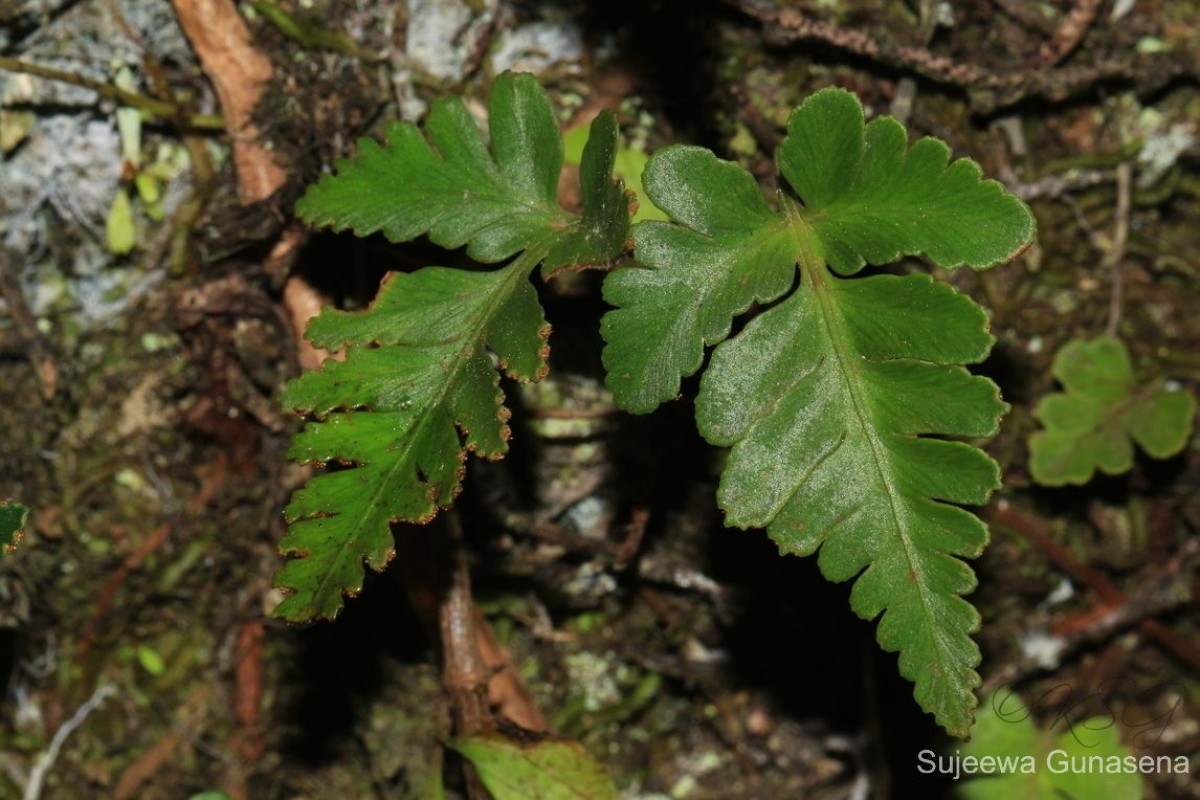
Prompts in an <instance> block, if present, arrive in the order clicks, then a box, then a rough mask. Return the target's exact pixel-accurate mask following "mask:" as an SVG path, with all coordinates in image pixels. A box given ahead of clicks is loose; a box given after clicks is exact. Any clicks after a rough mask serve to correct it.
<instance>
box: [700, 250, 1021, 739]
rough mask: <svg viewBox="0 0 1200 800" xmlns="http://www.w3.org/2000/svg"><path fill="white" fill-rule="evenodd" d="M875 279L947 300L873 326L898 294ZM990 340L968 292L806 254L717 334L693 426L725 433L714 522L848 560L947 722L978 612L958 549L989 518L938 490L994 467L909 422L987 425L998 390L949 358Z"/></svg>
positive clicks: (969, 675) (860, 599)
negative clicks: (926, 320)
mask: <svg viewBox="0 0 1200 800" xmlns="http://www.w3.org/2000/svg"><path fill="white" fill-rule="evenodd" d="M822 273H824V274H822ZM888 294H901V295H905V296H908V297H910V298H912V299H914V300H915V301H920V302H923V303H926V304H929V305H934V306H936V305H938V304H943V305H945V308H946V310H945V312H944V313H943V314H942V316H941V317H940V318H939V319H941V322H942V326H943V327H942V331H941V336H940V337H937V338H932V337H925V336H921V335H919V334H913V335H911V336H907V335H905V336H900V337H897V336H895V335H892V336H878V335H875V334H874V333H873V331H876V330H879V329H886V330H888V331H904V330H905V329H904V326H903V324H902V323H903V321H904V319H905V318H906V316H905V311H904V308H903V307H902V306H896V307H893V308H890V309H888V308H886V307H884V306H882V305H880V304H879V302H878V298H880V297H882V296H886V295H888ZM906 333H907V332H906ZM989 341H990V337H989V336H988V334H987V333H986V329H985V327H984V318H983V315H982V312H981V311H980V310H979V309H978V307H976V306H975V305H974V303H972V302H971V301H970V300H969V299H968V298H966V297H963V296H961V295H958V294H955V293H954V292H953V291H952V290H950V289H949V287H946V286H944V285H941V284H936V283H934V282H933V281H931V280H930V279H929V278H928V277H926V276H908V277H905V278H896V277H892V276H876V277H873V278H866V279H859V280H854V281H846V280H841V279H838V278H835V277H834V276H832V275H830V274H829V273H828V272H826V271H825V270H824V268H823V267H822V268H817V269H807V268H806V269H805V270H804V283H803V284H802V285H801V287H800V289H799V290H798V291H797V293H796V294H794V295H792V296H791V297H789V298H788V299H787V300H785V301H784V302H782V303H780V304H779V305H777V306H775V307H774V308H772V309H770V310H769V311H766V312H764V313H763V314H760V315H759V316H758V317H756V318H755V319H754V320H753V321H751V322H750V323H749V324H748V325H747V326H746V328H745V329H744V330H743V331H742V332H741V333H740V334H739V335H738V336H736V337H734V338H733V339H731V340H729V341H727V342H725V343H724V344H722V345H720V346H719V347H717V349H716V350H715V352H714V353H713V357H712V361H711V363H710V365H709V368H708V370H707V371H706V373H705V375H704V378H703V379H702V382H701V389H700V395H699V397H698V398H697V401H696V410H697V422H698V424H699V426H700V430H701V433H702V434H703V435H704V436H705V438H707V439H708V440H709V441H711V442H713V443H715V444H722V445H731V446H732V450H731V451H730V454H729V458H728V462H727V465H726V469H725V473H724V475H723V476H722V479H721V486H720V489H719V491H718V500H719V502H720V504H721V506H722V508H724V509H726V511H727V516H726V523H727V524H729V525H736V526H739V527H751V526H755V527H766V528H767V531H768V534H769V535H770V536H771V538H772V539H773V540H774V541H775V542H776V543H777V544H778V545H779V547H780V550H781V551H782V552H785V553H794V554H797V555H810V554H812V553H813V552H816V551H818V549H819V551H820V554H819V558H818V564H819V566H820V568H821V570H822V572H823V573H824V574H825V576H826V577H827V578H829V579H830V580H834V581H844V580H849V579H851V578H854V577H855V576H858V578H857V582H856V584H855V588H854V590H853V592H852V595H851V605H852V607H853V608H854V610H855V612H856V613H858V614H859V615H860V616H862V617H864V618H866V619H872V618H875V617H876V616H878V615H879V614H881V613H882V614H883V618H882V620H881V621H880V625H879V631H878V637H879V642H880V644H881V645H882V646H883V647H884V648H885V649H887V650H899V651H900V653H901V655H900V668H901V673H902V674H903V675H904V676H905V677H907V678H909V679H911V680H913V681H914V682H915V683H916V691H915V694H916V697H917V700H918V702H919V703H920V704H921V705H922V706H923V707H924V708H926V710H929V711H931V712H932V713H934V715H935V716H936V718H937V720H938V722H939V724H941V725H943V726H944V727H946V729H947V730H949V731H950V732H951V733H955V734H957V735H963V734H965V732H966V730H967V728H968V727H969V725H970V709H971V708H972V707H973V705H974V699H973V697H972V695H971V691H972V689H973V688H974V687H975V686H977V685H978V676H977V675H976V673H975V671H974V668H975V666H976V665H977V664H978V662H979V651H978V648H977V647H976V646H975V644H974V642H972V641H971V639H970V634H971V633H973V632H974V631H975V630H976V629H977V628H978V624H979V617H978V614H976V612H975V611H974V609H973V608H972V607H971V606H970V605H969V604H968V603H966V602H965V601H963V600H962V599H961V597H960V595H962V594H964V593H967V592H969V591H971V590H972V589H973V588H974V586H975V580H974V576H973V575H972V573H971V571H970V569H969V568H968V567H967V566H966V564H964V563H963V562H962V561H960V560H959V557H968V558H970V557H974V556H976V555H978V554H979V552H980V551H981V550H982V548H983V546H984V544H985V543H986V540H987V529H986V527H985V526H984V525H983V524H982V523H981V522H979V520H978V519H976V518H975V517H974V516H972V515H971V514H969V513H967V512H965V511H963V510H962V509H959V508H956V507H954V506H950V505H946V504H947V503H982V502H984V501H986V499H987V496H988V495H989V494H990V492H991V491H992V490H993V489H995V488H998V486H999V470H998V467H997V466H996V464H995V463H994V462H993V461H992V460H991V459H990V458H988V457H987V456H986V455H985V454H984V453H982V451H980V450H978V449H976V448H973V447H969V446H968V445H965V444H962V443H959V442H948V441H942V440H937V439H927V438H918V435H919V434H925V433H936V434H957V435H972V436H982V435H991V434H994V433H995V431H996V428H997V424H998V420H999V417H1000V415H1001V414H1002V413H1003V412H1004V410H1005V408H1006V407H1005V405H1004V404H1003V403H1002V402H1001V401H1000V399H999V392H998V390H997V389H996V387H995V386H994V384H992V383H991V382H990V381H988V380H986V379H984V378H979V377H976V376H972V375H970V374H969V373H968V372H966V370H965V369H963V368H962V367H961V366H960V365H959V364H958V363H956V362H957V361H958V360H959V359H962V358H963V357H964V356H974V357H978V356H979V355H980V353H981V351H983V352H986V348H987V344H988V342H989ZM948 342H949V343H948Z"/></svg>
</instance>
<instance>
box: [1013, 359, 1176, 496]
mask: <svg viewBox="0 0 1200 800" xmlns="http://www.w3.org/2000/svg"><path fill="white" fill-rule="evenodd" d="M1051 369H1052V371H1053V374H1054V377H1055V378H1057V379H1058V382H1059V383H1061V384H1062V385H1063V388H1064V389H1066V391H1065V392H1061V393H1056V394H1051V395H1047V396H1046V397H1044V398H1042V400H1041V402H1040V403H1038V405H1037V408H1036V409H1034V412H1033V413H1034V416H1035V417H1037V418H1038V420H1039V421H1040V422H1041V423H1042V424H1043V425H1044V426H1045V430H1041V431H1037V432H1036V433H1034V434H1033V435H1032V436H1030V437H1029V467H1030V473H1031V474H1032V476H1033V479H1034V480H1035V481H1037V482H1038V483H1040V484H1043V485H1046V486H1062V485H1064V484H1068V483H1073V484H1084V483H1087V482H1088V481H1089V480H1091V478H1092V475H1093V474H1095V472H1096V470H1097V469H1098V470H1100V471H1101V472H1104V473H1107V474H1109V475H1119V474H1121V473H1123V472H1128V471H1129V469H1130V468H1131V467H1132V466H1133V444H1134V442H1136V443H1137V444H1138V445H1140V446H1141V448H1142V449H1143V450H1145V451H1146V452H1147V453H1148V454H1149V455H1151V456H1152V457H1154V458H1169V457H1171V456H1173V455H1175V454H1176V453H1178V452H1179V451H1180V450H1182V449H1183V448H1184V445H1186V444H1187V441H1188V439H1189V438H1190V437H1191V433H1192V418H1193V417H1194V416H1195V413H1196V400H1195V398H1194V397H1192V395H1191V394H1189V393H1188V392H1185V391H1180V390H1169V389H1168V388H1167V387H1166V385H1165V383H1164V382H1163V381H1161V380H1159V381H1153V382H1150V383H1148V384H1146V385H1143V386H1139V385H1138V381H1137V380H1136V378H1135V377H1134V374H1133V364H1132V363H1131V362H1130V360H1129V351H1128V350H1126V349H1125V345H1124V344H1123V343H1122V342H1121V341H1120V340H1119V339H1116V338H1114V337H1112V336H1101V337H1099V338H1097V339H1094V340H1092V341H1090V342H1087V341H1081V340H1076V341H1072V342H1070V343H1068V344H1067V345H1066V346H1065V347H1063V348H1062V349H1061V350H1060V351H1058V354H1057V355H1055V357H1054V366H1053V367H1052V368H1051Z"/></svg>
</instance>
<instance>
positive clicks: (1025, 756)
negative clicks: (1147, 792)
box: [943, 695, 1144, 800]
mask: <svg viewBox="0 0 1200 800" xmlns="http://www.w3.org/2000/svg"><path fill="white" fill-rule="evenodd" d="M997 708H998V707H997V705H996V695H993V696H991V697H989V698H987V699H986V700H985V701H984V704H983V706H982V710H981V712H980V714H979V719H978V721H977V722H976V723H975V726H974V727H973V728H972V729H971V740H970V741H969V742H968V743H966V744H960V745H957V746H956V748H955V751H954V755H955V756H957V757H959V758H967V757H973V758H976V759H984V758H990V759H992V762H991V763H992V764H993V765H994V766H995V770H994V772H993V773H992V774H986V775H980V776H979V777H974V778H971V777H969V776H967V777H966V778H965V779H964V780H963V781H962V782H961V783H958V784H957V785H956V787H955V792H954V796H955V797H957V798H960V799H961V800H1008V798H1012V797H1020V798H1028V800H1060V799H1061V798H1091V797H1097V798H1100V797H1102V798H1105V800H1140V799H1141V798H1142V797H1143V796H1144V794H1143V786H1142V778H1141V775H1140V774H1139V773H1138V772H1136V771H1130V770H1128V769H1127V768H1125V764H1126V763H1127V762H1126V759H1132V758H1134V756H1133V754H1132V753H1131V752H1130V750H1129V749H1128V748H1126V747H1125V746H1124V745H1122V744H1121V739H1120V735H1119V733H1120V732H1119V730H1118V729H1117V727H1116V725H1115V724H1114V722H1113V720H1112V719H1110V718H1103V717H1095V718H1092V719H1084V720H1079V721H1077V722H1075V723H1074V724H1073V725H1072V726H1071V728H1070V729H1069V730H1067V731H1065V732H1062V733H1060V734H1058V735H1056V734H1055V732H1054V731H1051V730H1041V729H1039V728H1038V727H1037V726H1036V725H1035V724H1034V721H1033V716H1032V714H1030V712H1029V711H1028V710H1027V709H1025V707H1024V706H1023V705H1022V704H1021V702H1020V699H1019V698H1017V697H1016V696H1015V695H1014V696H1011V697H1006V698H1005V699H1004V702H1003V705H1002V706H1001V707H1000V710H997ZM1001 711H1002V712H1003V713H1000V712H1001ZM947 757H949V754H947V755H945V756H943V758H947ZM1093 757H1098V758H1100V759H1102V760H1103V761H1102V763H1103V764H1104V765H1107V766H1112V765H1113V764H1114V763H1115V764H1117V765H1118V766H1120V767H1121V768H1120V769H1117V770H1113V771H1109V770H1107V769H1099V770H1078V769H1071V768H1070V765H1071V763H1072V762H1071V761H1070V759H1072V758H1075V759H1090V758H1093ZM1114 759H1115V761H1114ZM1075 763H1078V761H1076V762H1075Z"/></svg>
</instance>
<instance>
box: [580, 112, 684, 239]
mask: <svg viewBox="0 0 1200 800" xmlns="http://www.w3.org/2000/svg"><path fill="white" fill-rule="evenodd" d="M589 130H590V129H588V128H584V127H582V126H580V127H578V128H572V129H571V130H570V131H569V132H568V133H567V135H566V136H564V137H563V147H564V160H565V161H566V163H568V164H579V163H580V161H581V159H582V158H583V149H584V147H585V146H586V145H587V142H588V140H589V138H590V136H589ZM649 161H650V157H649V156H647V155H646V153H645V151H644V150H640V149H638V148H636V147H632V146H627V145H625V144H618V146H617V154H616V158H615V159H614V160H613V168H612V172H613V175H616V176H617V177H618V178H621V179H622V180H623V181H624V182H625V186H626V187H627V188H628V189H629V190H630V191H632V192H633V193H634V195H635V196H636V197H637V204H638V206H637V212H636V213H634V215H633V221H634V222H641V221H642V220H648V219H657V220H665V219H667V215H666V214H664V213H663V212H662V209H660V208H659V207H658V206H656V205H654V203H652V202H651V201H650V198H649V197H647V196H646V190H645V189H643V188H642V173H643V172H645V170H646V164H647V163H649Z"/></svg>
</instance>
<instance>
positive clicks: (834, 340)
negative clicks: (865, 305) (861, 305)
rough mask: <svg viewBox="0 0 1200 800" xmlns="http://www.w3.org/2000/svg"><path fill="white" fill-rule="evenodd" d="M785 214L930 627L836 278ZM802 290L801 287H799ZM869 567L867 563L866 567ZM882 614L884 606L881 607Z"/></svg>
mask: <svg viewBox="0 0 1200 800" xmlns="http://www.w3.org/2000/svg"><path fill="white" fill-rule="evenodd" d="M787 209H788V215H789V217H791V218H792V219H794V220H795V222H797V223H799V224H798V225H795V226H794V230H795V231H796V237H797V240H798V242H799V243H798V247H797V253H799V254H801V256H802V257H801V258H800V259H799V262H798V263H799V265H800V270H801V274H802V276H803V278H804V279H807V280H808V281H809V285H810V286H811V287H812V292H813V295H814V296H815V297H816V298H817V303H818V305H819V307H820V311H821V318H822V321H823V322H824V327H825V329H826V331H827V332H828V334H829V342H830V344H831V346H832V349H833V355H834V357H835V358H834V361H835V362H836V363H835V364H831V366H832V367H833V368H834V369H835V370H837V372H838V374H840V375H841V376H842V382H843V384H844V385H845V387H846V392H847V394H848V395H849V396H850V401H851V403H852V405H853V409H854V416H855V419H856V420H857V422H858V424H859V427H860V428H861V429H862V430H863V433H864V434H865V437H866V440H867V444H868V446H869V448H870V450H871V459H872V463H873V464H874V467H875V472H876V474H877V476H878V478H879V482H880V483H881V484H882V485H883V487H884V490H885V492H886V496H887V501H888V508H889V510H890V511H891V517H892V520H893V523H894V526H895V531H896V536H897V538H899V540H900V543H901V545H902V547H903V549H904V558H905V560H906V561H907V563H908V567H909V574H911V575H915V576H916V580H914V581H913V583H914V584H915V585H916V586H917V595H918V597H919V598H920V602H921V608H922V610H923V611H924V615H925V617H926V618H927V619H928V620H929V621H930V624H931V626H934V627H937V626H936V622H935V621H936V615H935V614H934V613H933V609H932V608H931V606H930V602H929V593H928V589H927V581H926V580H925V579H924V575H922V574H921V571H919V570H918V565H917V564H916V562H915V559H914V552H915V551H916V546H915V544H914V542H913V539H912V535H911V534H910V533H909V532H907V530H906V528H905V525H904V523H903V519H902V516H901V514H900V509H899V505H900V501H899V498H897V496H896V491H895V488H894V487H893V485H892V482H891V481H889V480H888V479H887V473H888V472H890V469H888V467H889V466H890V465H889V459H888V458H887V456H886V454H885V452H884V451H885V450H886V449H887V448H886V445H885V444H884V443H883V442H881V441H880V440H879V437H878V436H876V435H875V426H874V425H873V424H872V422H871V415H870V413H869V412H868V411H867V403H866V400H865V398H864V397H863V391H862V386H861V382H860V380H858V376H857V373H858V370H857V369H856V368H855V366H854V364H855V357H856V356H857V352H856V350H855V348H854V346H853V345H852V344H851V342H850V340H849V339H850V337H849V335H848V334H847V332H846V329H845V324H844V320H843V319H842V315H841V314H840V313H839V312H838V309H837V308H836V304H835V303H834V301H833V297H832V290H831V289H830V288H829V287H827V286H826V281H828V280H836V279H835V278H833V276H831V275H830V274H829V272H828V270H827V269H826V268H825V265H824V260H823V259H821V258H805V257H803V255H804V254H807V253H813V252H814V251H817V252H819V249H818V248H814V247H812V246H811V244H810V243H809V241H799V240H803V239H806V238H807V237H811V236H814V234H813V232H812V231H811V229H809V228H808V223H807V222H806V221H804V220H800V219H798V218H796V217H794V216H793V215H794V214H795V213H796V212H797V211H798V209H796V208H795V207H794V206H793V205H792V204H791V203H789V204H787ZM801 291H803V287H801ZM868 568H869V566H868ZM884 613H886V608H885V609H884ZM933 638H934V641H935V642H936V643H937V647H938V649H939V650H941V649H943V648H942V646H941V645H942V637H940V636H934V637H933ZM942 660H943V661H945V662H951V661H953V659H942Z"/></svg>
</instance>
